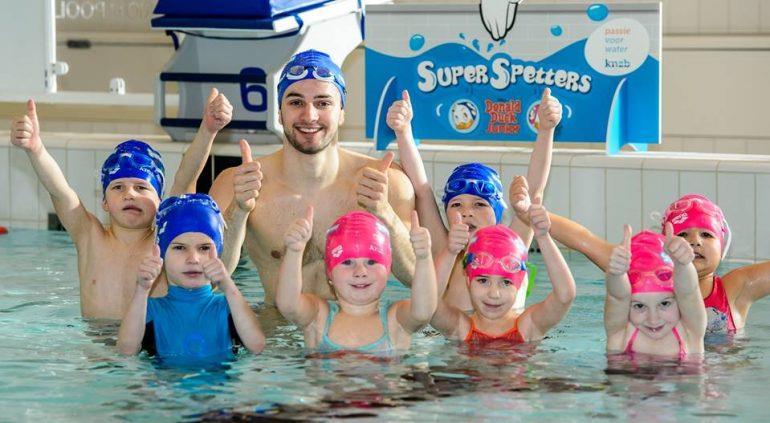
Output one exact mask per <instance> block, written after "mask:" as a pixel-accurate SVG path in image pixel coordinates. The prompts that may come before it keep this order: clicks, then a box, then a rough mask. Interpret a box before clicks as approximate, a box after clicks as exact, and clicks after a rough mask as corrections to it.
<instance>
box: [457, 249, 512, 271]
mask: <svg viewBox="0 0 770 423" xmlns="http://www.w3.org/2000/svg"><path fill="white" fill-rule="evenodd" d="M466 262H467V264H466V265H467V266H470V267H471V268H472V269H478V268H482V269H491V268H492V267H493V266H494V264H495V263H497V264H499V265H500V268H502V269H503V270H504V271H506V272H508V273H518V272H522V271H525V270H527V262H525V261H520V260H519V259H518V258H516V257H515V256H513V255H512V254H509V255H507V256H505V257H501V258H499V259H496V258H495V257H494V256H493V255H492V254H489V253H475V254H468V255H467V256H466Z"/></svg>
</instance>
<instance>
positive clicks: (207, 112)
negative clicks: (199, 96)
mask: <svg viewBox="0 0 770 423" xmlns="http://www.w3.org/2000/svg"><path fill="white" fill-rule="evenodd" d="M232 119H233V106H232V105H231V104H230V101H228V100H227V97H225V95H224V94H222V93H220V92H219V90H217V89H216V88H212V89H211V92H210V93H209V98H208V99H207V100H206V106H205V108H204V110H203V127H204V128H205V129H206V130H207V131H208V132H209V133H212V134H213V133H216V132H219V131H221V130H222V128H224V127H225V126H227V124H228V123H230V121H231V120H232Z"/></svg>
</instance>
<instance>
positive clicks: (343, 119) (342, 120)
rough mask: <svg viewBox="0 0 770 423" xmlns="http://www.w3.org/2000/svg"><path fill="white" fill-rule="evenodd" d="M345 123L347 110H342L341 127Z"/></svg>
mask: <svg viewBox="0 0 770 423" xmlns="http://www.w3.org/2000/svg"><path fill="white" fill-rule="evenodd" d="M343 123H345V109H342V110H340V126H342V124H343Z"/></svg>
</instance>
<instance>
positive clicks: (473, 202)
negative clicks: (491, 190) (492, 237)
mask: <svg viewBox="0 0 770 423" xmlns="http://www.w3.org/2000/svg"><path fill="white" fill-rule="evenodd" d="M446 214H447V220H448V221H449V222H452V221H453V219H454V216H456V215H460V217H461V218H462V220H463V223H465V224H466V225H468V226H469V227H470V233H471V235H472V234H473V233H474V232H476V230H477V229H479V228H484V227H487V226H493V225H495V223H496V221H495V211H494V210H493V209H492V206H490V205H489V203H488V202H487V200H485V199H483V198H481V197H478V196H475V195H472V194H460V195H458V196H456V197H453V198H452V199H451V200H449V203H447V206H446Z"/></svg>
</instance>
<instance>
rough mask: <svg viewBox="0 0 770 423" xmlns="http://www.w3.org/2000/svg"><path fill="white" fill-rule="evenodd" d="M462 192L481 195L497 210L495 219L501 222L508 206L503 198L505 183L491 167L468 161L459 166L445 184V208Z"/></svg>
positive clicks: (443, 198)
mask: <svg viewBox="0 0 770 423" xmlns="http://www.w3.org/2000/svg"><path fill="white" fill-rule="evenodd" d="M461 194H471V195H475V196H477V197H481V198H483V199H484V200H486V201H487V203H489V205H490V207H492V210H494V211H495V221H496V223H500V221H501V220H502V219H503V211H505V209H507V208H508V205H507V204H505V199H504V198H503V183H502V182H500V176H499V175H498V174H497V172H496V171H495V170H494V169H492V168H491V167H489V166H487V165H484V164H481V163H466V164H462V165H460V166H457V167H456V168H455V169H454V170H453V171H452V174H451V175H449V178H448V179H447V181H446V185H445V186H444V196H443V197H442V198H441V201H443V202H444V210H446V208H447V206H448V205H449V201H451V200H452V199H453V198H455V197H457V196H458V195H461Z"/></svg>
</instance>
